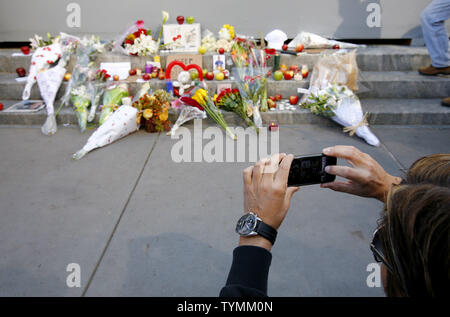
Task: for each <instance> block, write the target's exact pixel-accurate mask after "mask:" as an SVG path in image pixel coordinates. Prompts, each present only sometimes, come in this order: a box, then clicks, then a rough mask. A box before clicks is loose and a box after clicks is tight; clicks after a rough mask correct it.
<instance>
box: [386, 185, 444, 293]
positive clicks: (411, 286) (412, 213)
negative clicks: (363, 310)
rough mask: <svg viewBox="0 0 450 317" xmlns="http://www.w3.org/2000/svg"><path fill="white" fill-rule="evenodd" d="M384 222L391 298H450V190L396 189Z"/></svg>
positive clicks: (387, 282) (404, 186) (427, 187)
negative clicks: (389, 269)
mask: <svg viewBox="0 0 450 317" xmlns="http://www.w3.org/2000/svg"><path fill="white" fill-rule="evenodd" d="M385 211H386V212H385V214H384V217H383V219H382V221H381V225H382V230H381V231H380V237H381V239H382V241H383V251H384V253H385V258H386V261H387V262H388V263H389V264H390V265H391V267H392V272H388V273H387V277H386V285H385V292H386V295H387V296H446V297H448V296H449V295H450V271H449V270H450V266H449V264H450V250H449V237H450V235H449V234H450V188H447V187H442V186H436V185H431V184H413V185H400V186H394V187H392V188H391V191H390V193H389V195H388V197H387V200H386V205H385Z"/></svg>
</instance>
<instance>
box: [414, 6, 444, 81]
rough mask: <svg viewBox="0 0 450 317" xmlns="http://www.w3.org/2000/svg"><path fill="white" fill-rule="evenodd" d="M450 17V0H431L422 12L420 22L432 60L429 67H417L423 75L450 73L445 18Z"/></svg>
mask: <svg viewBox="0 0 450 317" xmlns="http://www.w3.org/2000/svg"><path fill="white" fill-rule="evenodd" d="M449 18H450V0H433V1H432V2H431V3H430V4H429V5H428V6H427V7H426V8H425V10H424V11H423V12H422V14H421V23H422V30H423V36H424V39H425V44H426V46H427V49H428V52H429V53H430V57H431V60H432V64H431V66H429V67H423V68H420V69H419V72H420V73H421V74H423V75H437V74H450V54H449V52H448V46H449V44H448V34H447V31H446V29H445V20H447V19H449Z"/></svg>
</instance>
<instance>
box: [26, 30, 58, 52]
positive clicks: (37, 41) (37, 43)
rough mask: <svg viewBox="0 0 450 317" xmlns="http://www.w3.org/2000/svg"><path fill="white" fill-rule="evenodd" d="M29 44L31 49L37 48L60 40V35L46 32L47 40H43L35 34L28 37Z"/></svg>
mask: <svg viewBox="0 0 450 317" xmlns="http://www.w3.org/2000/svg"><path fill="white" fill-rule="evenodd" d="M29 41H30V46H31V48H32V49H37V48H39V47H44V46H49V45H52V44H54V43H59V42H60V36H59V35H58V36H51V34H50V33H47V40H44V38H43V37H42V36H40V35H38V34H35V35H34V37H32V38H30V39H29Z"/></svg>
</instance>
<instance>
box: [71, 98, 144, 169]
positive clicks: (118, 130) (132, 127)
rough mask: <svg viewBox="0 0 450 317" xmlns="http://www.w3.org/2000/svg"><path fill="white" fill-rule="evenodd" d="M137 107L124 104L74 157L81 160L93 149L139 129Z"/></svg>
mask: <svg viewBox="0 0 450 317" xmlns="http://www.w3.org/2000/svg"><path fill="white" fill-rule="evenodd" d="M136 113H137V110H136V108H133V107H131V106H122V107H120V108H119V109H118V110H117V111H116V112H114V113H113V115H112V116H111V117H110V118H109V119H108V120H107V121H106V122H105V123H104V124H102V125H101V126H100V127H98V129H97V130H96V131H95V132H94V133H93V134H92V135H91V136H90V137H89V139H88V141H87V142H86V144H85V146H83V148H82V149H81V150H79V151H78V152H76V153H75V154H74V155H73V156H72V157H73V159H74V160H79V159H81V158H82V157H83V156H85V155H86V154H87V153H88V152H90V151H92V150H93V149H96V148H99V147H102V146H105V145H108V144H111V143H112V142H114V141H116V140H118V139H120V138H123V137H124V136H126V135H128V134H130V133H133V132H135V131H137V130H138V129H139V127H138V125H137V123H136Z"/></svg>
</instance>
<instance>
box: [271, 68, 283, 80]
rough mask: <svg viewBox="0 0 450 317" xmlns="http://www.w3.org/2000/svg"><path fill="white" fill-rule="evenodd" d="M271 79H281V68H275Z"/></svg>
mask: <svg viewBox="0 0 450 317" xmlns="http://www.w3.org/2000/svg"><path fill="white" fill-rule="evenodd" d="M273 79H275V80H282V79H283V72H282V71H281V70H277V71H276V72H275V73H273Z"/></svg>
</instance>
